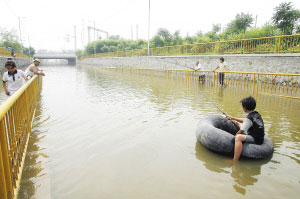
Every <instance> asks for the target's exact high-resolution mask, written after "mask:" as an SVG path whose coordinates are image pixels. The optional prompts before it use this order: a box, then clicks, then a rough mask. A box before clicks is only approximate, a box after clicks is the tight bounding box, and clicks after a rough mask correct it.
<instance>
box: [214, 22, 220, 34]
mask: <svg viewBox="0 0 300 199" xmlns="http://www.w3.org/2000/svg"><path fill="white" fill-rule="evenodd" d="M220 31H221V24H213V27H212V32H214V33H215V34H217V33H219V32H220Z"/></svg>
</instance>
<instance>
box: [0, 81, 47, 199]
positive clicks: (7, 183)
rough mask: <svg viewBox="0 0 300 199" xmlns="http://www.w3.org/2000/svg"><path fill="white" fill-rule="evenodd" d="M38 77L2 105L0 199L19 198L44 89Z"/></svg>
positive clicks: (0, 122) (0, 126) (0, 125)
mask: <svg viewBox="0 0 300 199" xmlns="http://www.w3.org/2000/svg"><path fill="white" fill-rule="evenodd" d="M41 83H42V77H41V76H34V77H33V78H32V79H30V80H29V81H28V82H27V83H25V84H24V85H23V86H22V87H21V88H20V89H19V90H18V91H17V92H16V93H15V94H13V95H12V96H11V97H9V98H8V99H7V100H6V101H5V102H3V103H2V104H1V106H0V198H1V199H12V198H16V195H17V192H18V189H19V183H20V178H21V175H22V170H23V165H24V159H25V153H26V150H27V144H28V140H29V135H30V133H31V125H32V120H33V117H34V114H35V109H36V106H37V100H38V96H39V93H40V90H41V87H42V84H41Z"/></svg>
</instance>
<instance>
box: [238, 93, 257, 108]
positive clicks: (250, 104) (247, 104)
mask: <svg viewBox="0 0 300 199" xmlns="http://www.w3.org/2000/svg"><path fill="white" fill-rule="evenodd" d="M241 103H242V106H243V107H244V108H245V109H247V110H248V111H253V110H254V109H255V107H256V101H255V99H254V98H253V97H251V96H249V97H246V98H244V99H242V100H241Z"/></svg>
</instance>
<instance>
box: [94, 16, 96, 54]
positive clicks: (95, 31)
mask: <svg viewBox="0 0 300 199" xmlns="http://www.w3.org/2000/svg"><path fill="white" fill-rule="evenodd" d="M95 33H96V21H94V54H95V57H96V40H95V36H96V34H95Z"/></svg>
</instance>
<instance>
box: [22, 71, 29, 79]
mask: <svg viewBox="0 0 300 199" xmlns="http://www.w3.org/2000/svg"><path fill="white" fill-rule="evenodd" d="M22 77H23V78H24V79H25V80H26V81H27V80H29V79H30V78H28V77H27V76H26V75H25V73H24V72H23V74H22Z"/></svg>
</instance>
